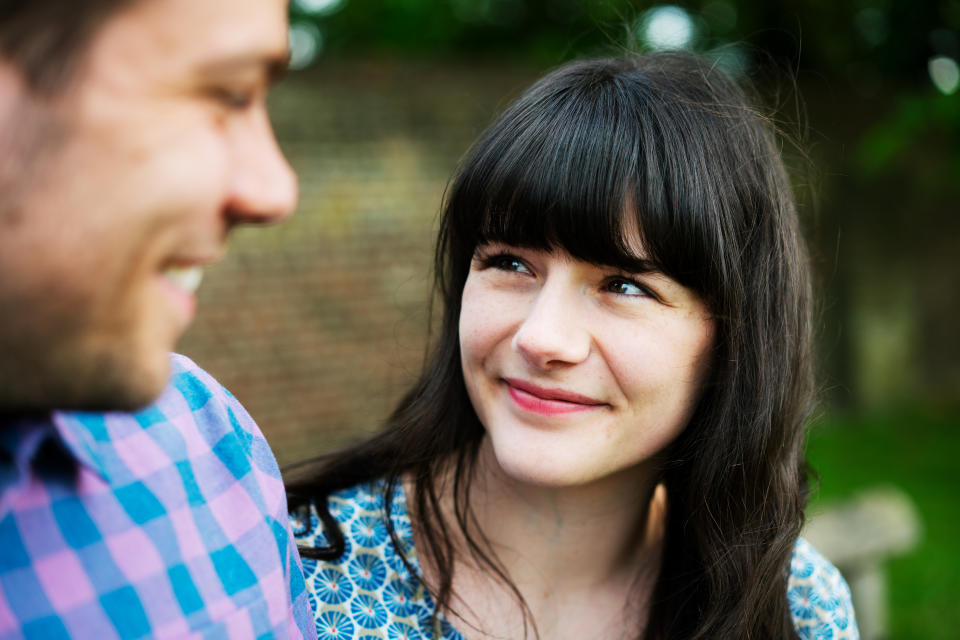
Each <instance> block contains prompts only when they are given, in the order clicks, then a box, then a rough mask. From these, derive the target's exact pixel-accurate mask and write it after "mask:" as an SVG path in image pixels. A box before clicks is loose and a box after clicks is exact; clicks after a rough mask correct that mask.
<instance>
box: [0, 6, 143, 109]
mask: <svg viewBox="0 0 960 640" xmlns="http://www.w3.org/2000/svg"><path fill="white" fill-rule="evenodd" d="M135 1H136V0H79V1H78V0H0V57H2V58H3V59H4V60H6V61H8V62H10V63H12V64H13V66H15V67H16V68H17V69H18V70H19V71H20V73H21V74H23V78H24V80H25V82H26V83H27V85H28V86H29V87H30V88H31V89H33V90H34V91H37V92H41V93H55V92H56V91H58V90H60V89H62V88H64V87H65V86H66V85H67V84H68V82H69V80H70V79H71V78H72V77H73V74H74V72H75V71H76V68H77V66H78V64H79V63H80V62H81V61H82V60H83V57H84V53H85V52H86V49H87V46H88V45H89V43H90V41H91V38H92V36H93V34H95V33H96V31H97V29H98V28H99V27H100V26H101V25H102V24H103V22H104V21H105V20H106V19H107V18H108V17H110V16H111V15H112V14H113V13H115V12H116V11H118V10H120V9H121V8H123V7H125V6H128V5H130V4H132V3H133V2H135Z"/></svg>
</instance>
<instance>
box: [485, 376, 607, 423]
mask: <svg viewBox="0 0 960 640" xmlns="http://www.w3.org/2000/svg"><path fill="white" fill-rule="evenodd" d="M503 381H504V382H505V383H506V385H507V392H508V393H509V394H510V398H511V399H512V400H513V401H514V403H516V405H517V406H518V407H520V408H521V409H524V410H525V411H530V412H533V413H539V414H541V415H548V416H555V415H562V414H566V413H578V412H581V411H591V410H593V409H599V408H601V407H605V406H607V404H606V403H605V402H601V401H599V400H596V399H594V398H590V397H588V396H584V395H580V394H579V393H573V392H572V391H566V390H563V389H547V388H545V387H539V386H537V385H535V384H531V383H529V382H525V381H523V380H517V379H514V378H504V380H503Z"/></svg>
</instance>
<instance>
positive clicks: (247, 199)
mask: <svg viewBox="0 0 960 640" xmlns="http://www.w3.org/2000/svg"><path fill="white" fill-rule="evenodd" d="M286 47H287V19H286V2H285V1H284V0H203V1H202V2H197V1H195V0H163V1H162V2H157V1H153V0H139V1H137V2H133V3H132V4H131V5H130V6H129V7H127V8H124V9H121V10H119V12H118V13H116V14H115V15H113V16H111V17H110V18H108V19H107V21H106V22H105V23H104V24H103V25H102V27H101V28H100V29H99V31H97V33H96V34H95V36H94V37H93V39H92V41H91V42H90V44H89V47H88V49H87V50H86V53H85V58H84V60H83V63H82V64H81V65H79V67H78V69H77V71H76V75H75V77H74V78H73V81H72V83H71V84H70V85H69V86H68V87H67V88H66V89H65V90H64V91H62V92H60V93H58V94H56V95H54V96H52V97H41V96H38V95H36V94H34V93H32V92H31V91H30V90H29V89H28V88H26V86H25V85H23V84H22V83H21V84H20V85H19V87H18V88H16V90H15V91H14V92H13V93H11V89H10V87H11V86H14V84H15V83H13V82H11V81H10V80H9V77H10V73H9V71H10V70H9V69H3V68H0V83H2V84H0V153H3V154H10V153H11V147H12V151H23V153H22V154H21V156H20V159H21V162H20V164H19V166H14V165H15V163H10V162H8V163H7V164H6V165H4V164H2V163H0V188H2V190H3V191H4V192H6V195H2V196H0V198H3V199H4V200H6V201H3V202H0V352H2V353H4V363H2V364H0V411H2V410H4V409H7V410H10V409H14V410H15V409H24V408H27V409H29V408H44V407H57V408H90V409H98V408H135V407H138V406H141V405H143V404H145V403H147V402H149V401H150V400H152V399H153V398H154V396H156V394H158V393H159V392H160V390H161V389H162V388H163V386H164V384H165V382H166V378H167V375H168V371H167V366H168V364H167V362H168V359H167V353H168V352H169V351H170V350H171V349H172V348H173V347H174V344H175V342H176V340H177V339H178V338H179V336H180V335H181V333H182V332H183V331H184V330H185V328H186V327H187V325H188V324H189V322H190V321H191V319H192V317H193V314H194V306H195V301H194V296H193V290H194V289H195V287H196V285H197V284H198V283H199V278H200V275H201V272H202V268H203V266H204V265H206V264H209V263H210V262H213V261H215V260H217V259H219V258H220V257H221V256H222V255H223V252H224V249H225V242H226V239H227V235H228V232H229V231H230V229H231V228H232V227H233V226H234V225H236V224H238V223H245V222H254V223H258V222H271V221H274V220H277V219H280V218H282V217H284V216H286V215H288V214H289V213H290V212H291V211H292V210H293V207H294V205H295V203H296V180H295V177H294V176H293V174H292V172H291V170H290V168H289V166H288V165H287V163H286V161H285V159H284V158H283V156H282V155H281V153H280V151H279V149H278V147H277V145H276V141H275V139H274V137H273V133H272V130H271V128H270V124H269V121H268V119H267V114H266V111H265V105H264V97H265V93H266V90H267V88H268V86H269V84H270V82H271V79H272V76H273V74H274V72H275V71H276V69H277V68H278V67H280V66H282V65H283V63H284V60H285V58H286ZM2 64H3V63H2V61H0V65H2ZM4 92H5V93H4ZM11 95H12V97H11ZM14 132H15V133H16V135H14ZM11 141H13V142H11ZM31 149H32V150H33V152H27V151H29V150H31Z"/></svg>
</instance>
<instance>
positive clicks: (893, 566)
mask: <svg viewBox="0 0 960 640" xmlns="http://www.w3.org/2000/svg"><path fill="white" fill-rule="evenodd" d="M958 451H960V414H957V413H953V412H949V411H944V412H936V411H932V410H930V409H928V408H921V409H914V410H899V411H896V412H893V413H884V414H874V415H867V416H849V415H847V416H845V415H831V416H828V417H825V418H823V419H821V420H820V421H818V422H817V423H816V424H815V425H814V426H813V428H812V430H811V434H810V439H809V446H808V451H807V457H808V459H809V460H810V462H811V464H812V465H813V466H814V468H815V469H816V471H817V472H818V474H819V475H820V476H821V478H822V481H821V484H820V485H819V489H818V490H817V491H816V492H815V496H814V502H820V501H824V502H829V501H830V500H832V499H836V498H840V497H843V496H846V495H849V494H850V493H852V492H854V491H855V490H857V489H864V488H868V487H870V486H872V485H875V484H876V483H877V481H878V476H880V477H882V480H883V482H888V483H893V484H896V485H897V486H899V487H901V488H902V489H904V490H905V491H906V492H907V493H908V494H909V495H911V496H912V497H913V499H914V501H915V502H916V506H917V509H918V510H919V512H920V516H921V519H922V522H923V528H924V533H923V538H922V540H921V543H920V545H919V547H918V548H917V549H916V550H915V551H912V552H910V553H909V554H907V555H905V556H902V557H899V558H894V559H893V560H891V561H890V563H889V566H888V578H889V588H890V604H891V611H890V614H891V615H890V617H891V620H890V637H891V638H895V639H897V640H914V639H916V640H952V639H953V638H956V637H957V629H960V608H958V607H957V606H956V597H957V594H960V553H957V544H956V538H955V536H956V535H957V531H958V529H960V507H958V503H957V489H958V488H960V481H958V479H957V470H956V469H957V464H956V455H957V452H958Z"/></svg>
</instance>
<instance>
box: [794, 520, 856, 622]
mask: <svg viewBox="0 0 960 640" xmlns="http://www.w3.org/2000/svg"><path fill="white" fill-rule="evenodd" d="M787 599H788V601H789V603H790V613H791V615H792V616H793V622H794V625H795V626H796V628H797V631H798V632H799V633H800V637H801V638H821V637H831V638H836V639H837V640H856V639H857V638H859V637H860V636H859V632H858V631H857V623H856V619H855V617H854V612H853V601H852V598H851V596H850V588H849V587H848V586H847V583H846V581H845V580H844V579H843V576H842V575H840V571H838V570H837V568H836V567H835V566H833V564H832V563H831V562H830V561H829V560H827V558H825V557H824V556H823V554H821V553H820V552H819V551H817V550H816V549H815V548H814V547H813V545H811V544H810V543H809V542H807V541H806V540H804V539H803V538H799V539H798V540H797V543H796V545H795V546H794V549H793V555H792V557H791V559H790V575H789V578H788V582H787ZM827 630H829V631H830V633H829V634H828V635H827V634H826V631H827Z"/></svg>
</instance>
